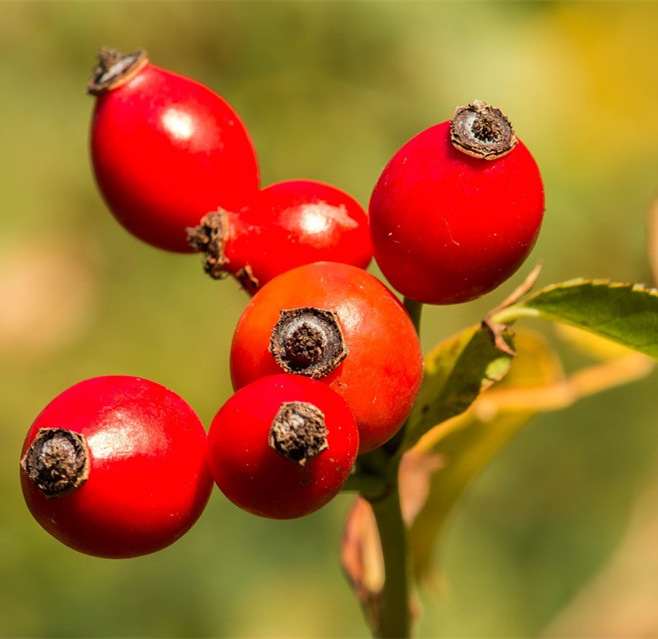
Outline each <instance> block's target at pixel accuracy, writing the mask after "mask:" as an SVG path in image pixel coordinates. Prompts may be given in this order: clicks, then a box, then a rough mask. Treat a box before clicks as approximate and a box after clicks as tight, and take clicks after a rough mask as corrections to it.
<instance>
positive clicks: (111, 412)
mask: <svg viewBox="0 0 658 639" xmlns="http://www.w3.org/2000/svg"><path fill="white" fill-rule="evenodd" d="M20 478H21V485H22V489H23V495H24V497H25V501H26V503H27V506H28V508H29V510H30V512H31V513H32V515H33V516H34V518H35V519H36V520H37V522H38V523H39V524H40V525H41V526H42V527H43V528H44V529H45V530H46V531H48V532H49V533H50V534H51V535H53V536H54V537H55V538H57V539H58V540H59V541H61V542H62V543H64V544H66V545H67V546H70V547H71V548H73V549H75V550H77V551H79V552H82V553H86V554H89V555H94V556H97V557H109V558H123V557H136V556H139V555H144V554H148V553H152V552H155V551H157V550H161V549H162V548H165V547H166V546H169V545H170V544H172V543H173V542H174V541H176V540H177V539H179V538H180V537H181V536H182V535H183V534H184V533H186V532H187V531H188V530H189V529H190V528H191V527H192V525H193V524H194V523H195V522H196V521H197V519H198V518H199V517H200V515H201V513H202V512H203V510H204V508H205V506H206V503H207V502H208V499H209V497H210V493H211V490H212V486H213V482H212V476H211V474H210V469H209V466H208V459H207V436H206V432H205V430H204V428H203V426H202V424H201V422H200V421H199V418H198V417H197V415H196V413H195V412H194V411H193V410H192V408H191V407H190V406H189V405H188V404H187V403H186V402H185V401H184V400H183V399H181V398H180V397H179V396H178V395H177V394H175V393H174V392H173V391H170V390H168V389H167V388H165V387H164V386H161V385H160V384H157V383H155V382H152V381H149V380H146V379H142V378H138V377H131V376H121V375H117V376H112V375H110V376H104V377H96V378H92V379H88V380H86V381H82V382H80V383H78V384H75V385H74V386H71V387H70V388H68V389H67V390H65V391H64V392H63V393H61V394H60V395H58V396H57V397H56V398H55V399H53V400H52V401H51V402H50V403H49V404H48V405H47V406H46V407H45V408H44V409H43V410H42V411H41V413H40V414H39V415H38V416H37V418H36V419H35V421H34V423H33V424H32V426H31V428H30V429H29V431H28V433H27V436H26V438H25V442H24V444H23V450H22V453H21V472H20Z"/></svg>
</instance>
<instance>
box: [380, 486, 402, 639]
mask: <svg viewBox="0 0 658 639" xmlns="http://www.w3.org/2000/svg"><path fill="white" fill-rule="evenodd" d="M370 505H371V506H372V509H373V512H374V514H375V520H376V522H377V528H378V530H379V538H380V541H381V547H382V554H383V558H384V575H385V580H384V586H383V589H382V592H381V593H380V599H379V615H378V626H377V628H374V629H373V632H374V635H375V636H376V637H398V638H400V639H403V638H407V637H411V610H410V605H409V604H410V590H409V583H410V579H409V574H410V570H409V555H408V549H407V530H406V526H405V524H404V521H403V519H402V510H401V508H400V493H399V491H398V488H397V485H396V486H395V490H392V491H391V492H389V493H388V494H387V495H386V497H384V498H382V499H379V500H376V501H372V502H370Z"/></svg>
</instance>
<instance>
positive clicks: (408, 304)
mask: <svg viewBox="0 0 658 639" xmlns="http://www.w3.org/2000/svg"><path fill="white" fill-rule="evenodd" d="M402 303H403V304H404V307H405V308H406V309H407V313H409V317H410V318H411V321H412V322H413V324H414V326H415V328H416V333H418V335H420V319H421V315H422V312H423V303H422V302H417V301H416V300H412V299H411V298H409V297H405V298H404V300H403V302H402Z"/></svg>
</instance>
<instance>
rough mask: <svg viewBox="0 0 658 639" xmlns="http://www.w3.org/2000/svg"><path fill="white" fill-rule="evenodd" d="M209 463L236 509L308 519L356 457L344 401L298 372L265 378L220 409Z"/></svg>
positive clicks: (356, 438) (333, 492)
mask: <svg viewBox="0 0 658 639" xmlns="http://www.w3.org/2000/svg"><path fill="white" fill-rule="evenodd" d="M208 446H209V456H210V465H211V469H212V473H213V477H214V478H215V482H216V484H217V486H218V487H219V488H220V490H221V491H222V492H223V493H224V494H225V495H226V497H228V499H230V500H231V501H232V502H233V503H234V504H235V505H237V506H239V507H240V508H242V509H244V510H246V511H248V512H251V513H253V514H255V515H260V516H262V517H269V518H273V519H292V518H296V517H302V516H304V515H308V514H310V513H312V512H314V511H316V510H318V509H319V508H321V507H322V506H324V505H325V504H327V503H328V502H329V501H330V500H331V499H333V498H334V497H335V496H336V495H337V494H338V492H339V491H340V489H341V488H342V486H343V484H344V483H345V481H346V480H347V477H348V475H349V474H350V471H351V469H352V466H353V465H354V462H355V460H356V455H357V450H358V447H359V435H358V430H357V427H356V422H355V420H354V416H353V414H352V412H351V411H350V409H349V407H348V406H347V403H346V402H345V400H344V399H342V398H341V397H340V396H339V395H338V394H337V393H335V392H334V391H333V390H332V389H331V388H329V387H328V386H326V385H325V384H322V383H320V382H317V381H315V380H312V379H309V378H307V377H301V376H298V375H287V374H278V375H272V376H267V377H262V378H260V379H258V380H256V381H254V382H252V383H251V384H248V385H246V386H244V387H243V388H241V389H240V390H238V391H237V392H236V393H235V394H234V395H233V396H232V397H230V398H229V399H228V401H227V402H226V403H225V404H224V405H223V406H222V407H221V408H220V410H219V411H218V412H217V414H216V416H215V418H214V419H213V421H212V424H211V426H210V430H209V433H208Z"/></svg>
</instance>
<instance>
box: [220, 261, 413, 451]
mask: <svg viewBox="0 0 658 639" xmlns="http://www.w3.org/2000/svg"><path fill="white" fill-rule="evenodd" d="M318 311H319V312H318ZM327 314H329V316H330V315H331V314H334V315H335V317H336V318H337V320H338V324H339V329H340V336H341V339H342V340H343V341H344V343H343V344H335V335H336V333H335V330H334V327H333V323H332V322H331V321H330V320H328V319H327V317H328V315H327ZM291 323H292V324H291ZM230 364H231V378H232V380H233V387H234V388H235V389H239V388H241V387H243V386H245V385H246V384H249V383H250V382H252V381H254V380H255V379H258V378H260V377H264V376H266V375H272V374H276V373H280V372H282V371H284V370H292V371H293V372H295V373H296V374H299V375H307V376H311V377H314V378H316V379H318V380H319V381H321V382H323V383H325V384H327V385H329V386H330V387H331V388H332V389H334V390H335V391H336V392H337V393H338V394H339V395H341V396H342V397H343V398H344V399H345V400H346V401H347V403H348V405H349V407H350V408H351V410H352V412H353V413H354V416H355V417H356V421H357V425H358V427H359V438H360V448H359V452H360V453H363V452H366V451H368V450H372V449H373V448H376V447H377V446H380V445H381V444H383V443H384V442H386V441H388V440H389V439H390V438H391V437H392V436H393V435H394V434H395V433H396V432H397V431H398V430H399V429H400V427H401V426H402V424H403V422H404V420H405V419H406V417H407V416H408V414H409V412H410V411H411V408H412V406H413V403H414V400H415V398H416V394H417V392H418V389H419V387H420V383H421V381H422V375H423V359H422V351H421V347H420V342H419V339H418V334H417V333H416V330H415V328H414V326H413V323H412V321H411V319H410V318H409V316H408V314H407V312H406V310H405V309H404V307H403V306H402V304H401V303H400V301H399V300H398V299H397V297H395V295H394V294H393V293H392V292H391V291H390V290H389V289H388V288H387V287H386V286H385V285H384V284H382V283H381V282H380V281H379V280H378V279H377V278H376V277H374V276H373V275H371V274H370V273H368V272H367V271H364V270H363V269H360V268H357V267H354V266H350V265H348V264H339V263H332V262H316V263H314V264H308V265H305V266H300V267H298V268H296V269H292V270H290V271H287V272H286V273H283V274H281V275H279V276H277V277H276V278H274V279H273V280H271V281H270V282H269V283H267V284H266V285H265V286H263V288H261V289H260V290H259V291H258V292H257V293H256V294H255V295H254V296H253V298H252V299H251V300H250V302H249V304H247V306H246V308H245V310H244V311H243V313H242V315H241V317H240V319H239V320H238V324H237V326H236V329H235V333H234V335H233V341H232V344H231V356H230ZM295 366H297V369H296V370H295V369H294V367H295ZM318 366H320V367H321V370H320V371H319V372H318ZM290 367H292V368H290Z"/></svg>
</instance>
